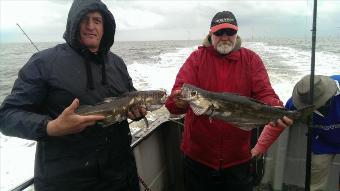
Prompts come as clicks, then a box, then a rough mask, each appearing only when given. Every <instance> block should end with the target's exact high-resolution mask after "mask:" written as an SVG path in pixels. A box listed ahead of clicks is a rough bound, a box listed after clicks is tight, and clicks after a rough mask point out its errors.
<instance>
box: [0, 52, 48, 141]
mask: <svg viewBox="0 0 340 191" xmlns="http://www.w3.org/2000/svg"><path fill="white" fill-rule="evenodd" d="M43 64H44V63H43V61H42V60H41V59H39V58H38V57H37V56H36V55H33V56H32V58H31V59H30V60H29V61H28V63H27V64H26V65H25V66H24V67H23V68H22V69H21V70H20V71H19V74H18V78H17V80H16V81H15V83H14V86H13V89H12V92H11V94H10V95H9V96H7V97H6V98H5V100H4V101H3V103H2V105H1V107H0V131H1V133H3V134H4V135H7V136H15V137H19V138H24V139H30V140H40V139H43V138H44V137H46V136H47V132H46V127H47V123H48V121H49V120H50V119H51V118H50V117H49V116H47V115H42V114H39V113H42V112H43V111H42V105H43V102H44V98H45V97H46V92H47V87H46V82H45V79H44V76H43V71H42V67H41V66H42V65H43Z"/></svg>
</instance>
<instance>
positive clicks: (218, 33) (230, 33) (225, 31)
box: [213, 29, 237, 37]
mask: <svg viewBox="0 0 340 191" xmlns="http://www.w3.org/2000/svg"><path fill="white" fill-rule="evenodd" d="M236 33H237V30H234V29H221V30H218V31H216V32H214V33H213V34H214V35H215V36H219V37H220V36H223V35H224V34H226V35H227V36H233V35H235V34H236Z"/></svg>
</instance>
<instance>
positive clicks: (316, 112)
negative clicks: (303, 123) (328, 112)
mask: <svg viewBox="0 0 340 191" xmlns="http://www.w3.org/2000/svg"><path fill="white" fill-rule="evenodd" d="M313 112H314V113H315V114H317V115H320V116H321V117H325V116H324V115H322V113H320V111H318V110H315V111H313Z"/></svg>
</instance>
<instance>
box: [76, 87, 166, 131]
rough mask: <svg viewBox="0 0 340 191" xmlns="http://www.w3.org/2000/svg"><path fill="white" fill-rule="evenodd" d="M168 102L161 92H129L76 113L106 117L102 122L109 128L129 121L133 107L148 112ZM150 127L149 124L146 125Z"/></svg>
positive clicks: (163, 92)
mask: <svg viewBox="0 0 340 191" xmlns="http://www.w3.org/2000/svg"><path fill="white" fill-rule="evenodd" d="M165 100H166V92H165V91H161V90H149V91H133V92H127V93H125V94H123V95H122V96H120V97H112V98H106V99H105V100H104V102H102V103H100V104H97V105H94V106H81V107H80V108H79V109H78V110H77V111H76V113H77V114H79V115H104V116H105V119H104V120H103V121H101V123H102V125H103V126H108V125H111V124H114V123H117V122H121V121H123V120H126V119H127V113H128V111H129V110H131V109H132V108H133V107H136V106H138V107H139V106H141V107H144V108H145V109H146V110H147V111H154V110H157V109H159V108H161V107H162V106H163V105H164V103H165ZM146 125H147V126H148V124H146Z"/></svg>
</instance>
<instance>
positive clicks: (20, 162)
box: [0, 135, 35, 190]
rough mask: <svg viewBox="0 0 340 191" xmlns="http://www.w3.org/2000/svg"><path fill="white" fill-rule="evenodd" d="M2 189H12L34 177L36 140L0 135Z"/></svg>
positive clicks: (0, 182) (0, 180) (0, 185)
mask: <svg viewBox="0 0 340 191" xmlns="http://www.w3.org/2000/svg"><path fill="white" fill-rule="evenodd" d="M0 141H1V145H0V149H1V155H2V156H1V160H0V167H1V171H0V190H10V189H13V188H14V187H16V186H18V185H19V184H21V183H23V182H24V181H26V180H28V179H30V178H32V177H33V171H34V155H35V142H34V141H28V140H25V139H19V138H15V137H5V136H2V135H0Z"/></svg>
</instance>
